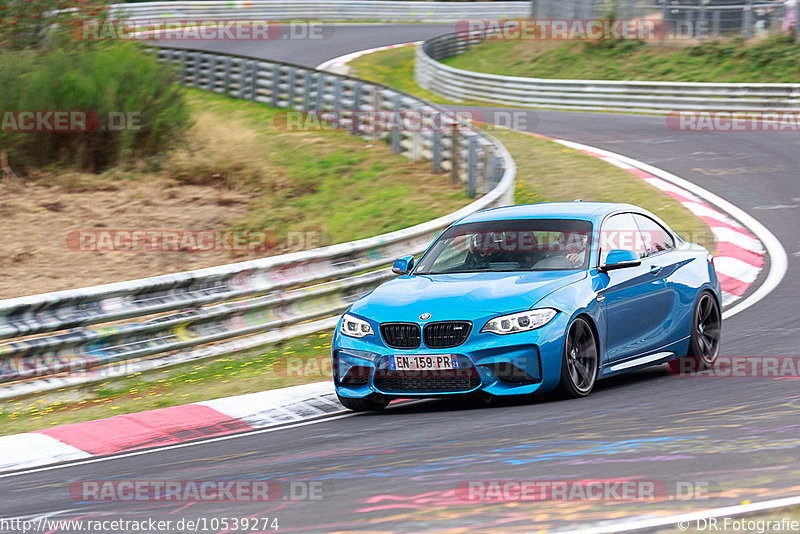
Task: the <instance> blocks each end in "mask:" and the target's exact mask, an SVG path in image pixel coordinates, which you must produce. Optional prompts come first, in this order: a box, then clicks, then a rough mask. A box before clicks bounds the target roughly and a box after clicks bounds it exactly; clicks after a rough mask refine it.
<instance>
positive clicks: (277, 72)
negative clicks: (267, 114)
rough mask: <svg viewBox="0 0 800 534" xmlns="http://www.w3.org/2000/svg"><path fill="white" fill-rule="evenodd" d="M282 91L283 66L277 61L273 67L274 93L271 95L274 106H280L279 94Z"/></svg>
mask: <svg viewBox="0 0 800 534" xmlns="http://www.w3.org/2000/svg"><path fill="white" fill-rule="evenodd" d="M280 91H281V66H280V64H279V63H275V65H274V66H273V67H272V94H271V95H270V103H271V104H272V107H273V108H277V107H278V95H279V94H280Z"/></svg>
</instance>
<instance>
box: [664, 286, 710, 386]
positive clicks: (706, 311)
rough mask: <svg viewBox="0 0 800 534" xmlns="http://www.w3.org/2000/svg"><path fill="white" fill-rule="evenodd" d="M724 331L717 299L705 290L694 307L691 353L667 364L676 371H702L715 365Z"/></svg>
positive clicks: (672, 370) (690, 343)
mask: <svg viewBox="0 0 800 534" xmlns="http://www.w3.org/2000/svg"><path fill="white" fill-rule="evenodd" d="M721 333H722V314H721V313H720V310H719V305H718V304H717V299H715V298H714V295H712V294H711V293H709V292H708V291H704V292H703V293H702V294H701V295H700V298H699V299H697V304H695V307H694V315H693V317H692V333H691V336H690V339H689V353H688V354H687V355H686V356H685V357H683V358H679V359H677V360H672V361H670V362H669V363H668V364H667V365H668V366H669V370H670V371H671V372H674V373H685V372H687V371H702V370H704V369H710V368H712V367H713V366H714V363H715V362H716V361H717V356H719V343H720V337H721Z"/></svg>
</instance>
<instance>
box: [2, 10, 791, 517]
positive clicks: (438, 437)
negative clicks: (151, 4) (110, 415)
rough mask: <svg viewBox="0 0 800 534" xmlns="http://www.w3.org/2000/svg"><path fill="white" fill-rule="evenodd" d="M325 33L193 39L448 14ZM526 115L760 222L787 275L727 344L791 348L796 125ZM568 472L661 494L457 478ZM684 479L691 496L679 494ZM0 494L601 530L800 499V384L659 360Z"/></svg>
mask: <svg viewBox="0 0 800 534" xmlns="http://www.w3.org/2000/svg"><path fill="white" fill-rule="evenodd" d="M334 30H335V31H334V32H333V34H332V35H331V36H330V38H329V39H327V40H325V41H322V42H320V41H310V40H309V41H303V40H286V41H283V40H278V41H274V42H266V43H252V42H242V43H237V42H221V43H216V44H209V43H206V44H205V47H206V48H214V49H216V50H219V51H229V52H236V53H238V54H245V55H252V56H256V57H263V58H270V59H279V60H283V61H289V62H293V63H300V64H304V65H310V66H314V65H317V64H319V63H321V62H322V61H324V60H326V59H330V58H332V57H336V56H339V55H342V54H345V53H349V52H353V51H356V50H360V49H365V48H370V47H376V46H382V45H389V44H395V43H400V42H407V41H415V40H419V39H424V38H427V37H432V36H435V35H438V34H441V33H445V32H446V31H449V30H452V25H337V26H335V28H334ZM192 45H193V47H196V43H193V44H192ZM485 111H486V112H487V113H489V112H490V110H485ZM536 116H537V118H538V121H536V124H535V125H531V129H532V130H534V131H536V132H538V133H542V134H545V135H548V136H552V137H556V138H561V139H567V140H571V141H577V142H580V143H586V144H589V145H592V146H595V147H600V148H604V149H608V150H611V151H614V152H617V153H620V154H623V155H626V156H629V157H633V158H636V159H639V160H641V161H644V162H646V163H649V164H652V165H655V166H657V167H659V168H661V169H664V170H667V171H669V172H672V173H674V174H676V175H678V176H681V177H683V178H685V179H687V180H690V181H691V182H694V183H696V184H698V185H700V186H702V187H704V188H706V189H708V190H709V191H711V192H713V193H715V194H717V195H719V196H721V197H723V198H724V199H726V200H728V201H730V202H732V203H734V204H735V205H737V206H739V207H740V208H742V209H743V210H745V211H746V212H748V213H749V214H750V215H752V216H753V217H755V218H756V219H758V220H759V221H760V222H761V223H762V224H764V225H765V226H766V227H767V228H768V229H769V230H770V231H771V232H772V233H773V234H775V236H776V237H777V238H778V239H779V240H780V242H781V243H782V245H783V247H784V248H785V249H786V252H787V254H788V255H789V269H788V272H787V274H786V276H785V278H784V279H783V281H782V282H781V284H780V285H779V286H778V287H777V289H775V290H774V291H773V292H772V293H771V294H770V295H768V296H767V297H766V298H764V299H763V300H761V301H760V302H758V303H757V304H755V305H754V306H752V307H750V308H748V309H746V310H744V311H742V312H741V313H739V314H736V315H735V316H733V317H731V318H729V319H727V320H726V321H725V323H724V332H723V345H722V355H723V356H753V357H763V356H794V355H797V354H798V349H797V341H798V339H800V335H798V333H799V332H800V322H798V319H797V315H796V303H797V296H798V294H800V279H799V278H798V256H800V252H798V251H800V244H799V243H798V238H797V237H796V235H797V234H796V232H797V229H798V228H800V209H798V208H800V182H799V181H798V170H800V165H799V164H800V136H798V134H795V133H788V132H786V133H783V132H770V133H767V132H748V133H694V132H679V131H673V130H670V129H669V128H668V127H667V124H666V121H665V119H664V117H657V116H656V117H651V116H637V115H623V114H618V115H615V114H600V113H575V112H557V111H536ZM620 200H624V199H620ZM768 269H769V265H767V267H766V268H765V269H764V271H762V278H763V273H765V272H767V271H768ZM759 283H760V281H757V282H756V284H754V286H753V287H757V286H758V284H759ZM751 290H752V289H751ZM101 479H115V480H126V479H152V480H205V479H226V480H253V479H270V480H283V481H286V482H290V481H291V482H299V481H314V483H315V484H317V483H318V484H319V487H321V488H322V490H321V493H320V494H319V495H317V498H314V499H303V498H302V495H300V497H301V498H300V499H297V500H293V499H291V498H290V499H283V498H280V499H278V500H276V501H273V502H269V503H263V502H262V503H253V502H243V503H231V502H225V503H210V502H196V503H194V504H191V503H186V502H160V503H152V502H102V503H98V502H80V501H76V500H75V499H74V498H73V497H72V496H71V495H70V492H69V488H70V485H71V484H73V483H76V482H81V481H91V480H101ZM574 479H593V480H640V481H641V480H646V481H654V482H655V483H657V484H658V485H659V487H664V488H667V489H668V492H667V493H666V494H665V495H664V498H662V499H656V500H625V499H612V500H602V501H592V500H559V501H551V502H535V501H533V502H531V501H525V502H521V501H517V500H513V499H511V500H491V499H490V500H484V501H480V502H473V501H469V500H467V499H465V497H464V494H463V492H462V491H459V489H458V488H463V487H464V484H467V483H469V481H492V480H499V481H508V480H513V481H521V480H550V481H558V480H574ZM679 488H684V490H685V488H692V491H683V490H682V491H683V493H682V494H680V495H676V494H677V493H680V491H679ZM0 494H2V495H3V505H2V507H3V515H4V516H5V517H14V516H16V517H35V518H39V517H41V516H43V515H47V516H49V517H51V518H58V519H70V518H79V519H88V518H95V519H97V518H108V519H120V518H121V519H144V518H161V519H170V520H173V521H175V520H178V519H180V518H182V517H189V518H198V517H205V518H209V519H211V518H234V517H252V518H262V517H269V518H275V517H277V518H278V521H279V526H280V530H279V531H282V532H331V531H365V532H366V531H369V532H389V531H401V532H412V531H413V532H418V531H424V530H436V531H442V532H444V531H447V529H451V531H452V532H467V531H469V532H477V531H486V532H498V531H502V532H516V531H520V532H529V531H532V530H538V529H548V530H549V529H560V528H569V527H577V526H588V525H608V524H613V522H615V521H619V520H623V519H625V518H631V517H637V516H660V515H668V514H672V513H676V512H680V511H688V510H695V509H699V508H711V507H720V506H726V505H732V504H738V503H741V502H742V501H748V500H749V501H760V500H766V499H770V498H775V497H781V496H789V495H797V494H800V382H798V381H797V380H796V379H795V380H792V379H790V378H782V379H775V378H720V377H715V378H710V377H705V378H700V377H676V376H671V375H669V374H668V373H667V371H666V370H665V369H664V368H655V369H651V370H646V371H641V372H638V373H634V374H632V375H627V376H625V377H622V378H616V379H611V380H607V381H603V382H600V383H599V384H598V386H597V388H596V390H595V392H594V393H593V394H592V395H591V396H590V397H589V398H587V399H583V400H574V401H552V400H546V399H543V400H536V401H519V402H505V403H500V404H499V405H496V406H490V407H483V406H479V405H469V406H464V405H460V404H459V403H457V402H453V401H440V400H430V401H416V402H412V403H407V404H401V405H397V406H393V407H390V408H388V409H387V410H386V411H385V412H383V413H380V414H359V415H348V416H345V417H337V418H333V419H328V420H322V421H318V422H314V423H312V424H304V425H295V426H290V427H286V428H283V429H278V430H274V431H269V432H263V431H261V432H258V431H257V432H255V433H251V434H244V435H239V436H233V437H228V438H222V439H218V440H211V441H209V442H201V443H194V444H190V445H188V446H182V447H175V448H167V449H161V450H155V451H148V452H145V453H142V454H135V455H123V456H121V457H116V458H108V459H101V460H100V461H92V462H87V463H78V464H74V465H68V466H59V467H57V468H55V469H52V468H50V469H48V468H45V469H43V470H38V471H35V472H27V473H26V472H22V473H18V474H11V475H5V476H2V477H1V478H0ZM676 497H679V498H676ZM462 529H463V530H462ZM209 531H225V529H223V528H217V529H216V530H209Z"/></svg>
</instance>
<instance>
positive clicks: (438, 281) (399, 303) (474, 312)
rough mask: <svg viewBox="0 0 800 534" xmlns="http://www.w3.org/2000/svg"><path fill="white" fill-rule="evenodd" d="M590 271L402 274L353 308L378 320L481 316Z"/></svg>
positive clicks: (526, 304)
mask: <svg viewBox="0 0 800 534" xmlns="http://www.w3.org/2000/svg"><path fill="white" fill-rule="evenodd" d="M586 276H587V275H586V271H578V272H575V271H544V272H543V271H539V272H525V273H520V272H513V273H458V274H435V275H414V276H401V277H399V278H395V279H394V280H390V281H389V282H386V283H384V284H382V285H381V286H379V287H378V288H376V289H375V290H374V291H372V292H371V293H370V294H368V295H365V296H364V297H362V298H360V299H359V300H357V301H356V302H355V303H354V304H353V306H352V308H351V310H350V311H351V312H353V313H355V314H358V315H361V316H363V317H365V318H369V319H373V320H375V321H378V322H385V321H408V322H418V321H419V320H420V319H419V316H420V315H421V314H423V313H429V314H431V317H430V320H431V321H444V320H454V319H465V320H470V319H477V318H481V317H485V316H487V315H490V316H491V315H497V314H503V313H512V312H516V311H522V310H526V309H529V308H530V307H531V306H533V305H534V304H536V303H537V302H538V301H539V300H541V299H542V298H543V297H545V296H546V295H548V294H550V293H552V292H553V291H555V290H557V289H559V288H562V287H564V286H566V285H568V284H571V283H574V282H577V281H578V280H581V279H583V278H586Z"/></svg>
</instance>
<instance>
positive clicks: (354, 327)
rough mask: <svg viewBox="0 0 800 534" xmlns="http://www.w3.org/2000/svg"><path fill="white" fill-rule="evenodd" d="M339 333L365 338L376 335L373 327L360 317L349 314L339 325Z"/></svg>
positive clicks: (345, 315)
mask: <svg viewBox="0 0 800 534" xmlns="http://www.w3.org/2000/svg"><path fill="white" fill-rule="evenodd" d="M339 332H341V333H342V334H344V335H346V336H350V337H364V336H368V335H370V334H374V333H375V332H373V331H372V326H370V324H369V323H368V322H367V321H365V320H363V319H359V318H358V317H353V316H352V315H349V314H347V313H345V314H344V316H343V317H342V322H341V324H340V325H339Z"/></svg>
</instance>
